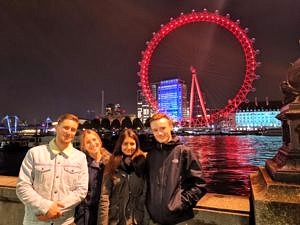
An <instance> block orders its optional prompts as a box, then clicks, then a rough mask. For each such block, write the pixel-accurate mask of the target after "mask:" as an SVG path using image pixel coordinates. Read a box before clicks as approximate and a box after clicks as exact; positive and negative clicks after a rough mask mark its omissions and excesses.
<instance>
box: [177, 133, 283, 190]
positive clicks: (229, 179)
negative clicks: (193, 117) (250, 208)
mask: <svg viewBox="0 0 300 225" xmlns="http://www.w3.org/2000/svg"><path fill="white" fill-rule="evenodd" d="M268 138H273V139H274V137H261V136H260V137H257V138H256V137H253V136H252V137H251V136H212V135H209V136H185V137H181V139H182V141H183V142H184V143H185V144H186V145H187V146H189V147H190V148H191V149H192V150H193V151H196V152H197V153H198V154H199V158H200V162H201V165H202V167H203V173H204V178H205V180H206V182H207V188H208V191H209V192H215V193H220V194H233V195H249V193H250V181H249V174H250V173H252V172H254V171H256V170H257V165H264V159H265V157H264V154H265V155H267V157H268V158H271V157H273V155H275V153H276V152H277V149H278V148H279V147H280V145H281V138H280V137H276V138H275V140H276V143H277V145H278V147H277V145H276V143H275V147H274V146H272V149H267V148H268V146H269V145H268V144H267V143H268V142H269V141H271V142H273V144H274V140H273V139H272V140H269V139H268ZM262 143H263V144H262ZM260 151H263V154H260Z"/></svg>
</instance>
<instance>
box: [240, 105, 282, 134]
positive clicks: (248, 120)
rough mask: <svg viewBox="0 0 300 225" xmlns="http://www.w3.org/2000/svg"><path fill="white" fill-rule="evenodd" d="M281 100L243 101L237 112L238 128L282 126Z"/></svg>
mask: <svg viewBox="0 0 300 225" xmlns="http://www.w3.org/2000/svg"><path fill="white" fill-rule="evenodd" d="M281 106H282V103H281V102H280V101H270V102H269V101H266V102H252V103H243V104H242V105H241V106H240V107H239V109H238V110H237V112H236V113H235V127H236V129H237V130H249V129H250V130H252V129H270V128H280V127H281V121H280V120H278V119H277V118H276V116H277V115H278V114H279V113H280V108H281Z"/></svg>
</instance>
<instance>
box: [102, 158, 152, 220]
mask: <svg viewBox="0 0 300 225" xmlns="http://www.w3.org/2000/svg"><path fill="white" fill-rule="evenodd" d="M132 165H133V168H132V169H129V168H126V166H125V164H124V163H122V164H121V165H120V167H119V168H118V169H117V171H116V174H115V177H114V179H113V180H111V178H110V177H109V176H106V177H104V179H103V186H102V193H101V197H100V199H101V200H100V209H99V210H100V212H99V217H98V218H99V224H100V225H126V224H137V225H146V224H148V220H149V217H148V216H147V215H148V214H147V212H146V210H145V209H146V207H145V198H146V179H145V173H144V170H145V169H144V168H145V157H144V156H143V155H139V156H137V157H136V158H134V159H133V161H132Z"/></svg>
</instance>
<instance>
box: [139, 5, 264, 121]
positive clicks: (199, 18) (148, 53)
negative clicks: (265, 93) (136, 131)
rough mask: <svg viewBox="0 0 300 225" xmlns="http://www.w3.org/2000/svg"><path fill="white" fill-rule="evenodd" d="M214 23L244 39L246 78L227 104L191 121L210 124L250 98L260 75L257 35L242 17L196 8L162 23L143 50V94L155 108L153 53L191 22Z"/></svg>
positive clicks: (141, 63) (140, 73) (156, 109)
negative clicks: (242, 22)
mask: <svg viewBox="0 0 300 225" xmlns="http://www.w3.org/2000/svg"><path fill="white" fill-rule="evenodd" d="M203 22H206V23H207V22H208V23H213V24H216V25H218V26H221V27H223V28H225V29H226V30H228V31H229V32H230V33H231V34H232V35H233V36H234V37H235V38H236V40H238V42H239V43H240V45H241V47H242V50H243V54H244V56H245V64H246V66H245V72H244V78H243V82H242V84H241V85H240V87H239V90H238V91H237V92H236V93H235V95H234V97H233V98H231V99H228V101H227V104H226V105H225V106H224V107H222V108H221V109H218V110H216V111H215V112H213V113H211V114H210V115H208V116H202V117H196V118H191V119H190V120H192V121H189V122H190V124H192V125H193V126H206V125H207V124H212V123H214V122H216V121H218V120H219V119H220V118H226V117H228V116H229V114H230V113H231V112H233V111H235V110H236V109H237V107H238V106H239V105H240V104H241V103H242V102H244V101H245V100H246V96H247V94H248V93H249V92H250V91H251V90H253V89H254V88H253V86H252V83H253V81H254V80H255V79H258V78H259V76H258V75H256V74H255V70H256V68H257V66H258V65H259V64H260V63H259V62H256V54H257V53H258V52H259V51H258V50H255V49H254V48H253V43H254V41H255V40H254V39H250V38H249V37H248V36H247V32H248V28H245V29H242V28H241V27H240V26H239V21H238V20H237V21H235V22H234V21H232V20H230V16H229V14H227V15H226V16H221V15H219V13H218V11H216V12H214V13H211V12H208V11H207V10H205V9H204V10H203V12H195V11H194V10H193V11H192V12H191V13H189V14H183V13H182V14H181V15H180V16H179V17H178V18H175V19H172V18H171V20H170V22H169V23H167V24H166V25H162V26H161V28H160V30H159V31H158V32H156V33H153V38H152V39H151V40H150V41H149V42H147V47H146V49H145V50H144V51H143V53H142V60H141V62H140V71H139V75H140V81H141V87H142V91H143V94H144V96H145V98H146V99H147V101H148V103H149V104H150V106H151V107H152V109H154V111H160V109H159V107H158V103H157V101H156V99H155V98H154V96H153V95H152V92H151V89H150V85H149V66H150V63H151V60H152V55H153V53H154V51H155V49H156V48H157V46H158V45H159V43H160V42H161V41H162V40H163V39H164V38H165V37H166V36H168V35H169V34H170V33H171V32H172V31H174V30H176V29H177V28H179V27H182V26H184V25H187V24H191V23H203Z"/></svg>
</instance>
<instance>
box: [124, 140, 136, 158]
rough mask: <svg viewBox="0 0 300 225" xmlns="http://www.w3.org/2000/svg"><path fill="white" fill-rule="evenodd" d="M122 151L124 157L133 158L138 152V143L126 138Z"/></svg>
mask: <svg viewBox="0 0 300 225" xmlns="http://www.w3.org/2000/svg"><path fill="white" fill-rule="evenodd" d="M121 150H122V152H123V154H124V155H126V156H132V155H133V154H134V153H135V151H136V150H137V146H136V142H135V140H134V139H133V138H131V137H128V136H127V137H125V139H124V140H123V142H122V145H121Z"/></svg>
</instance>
